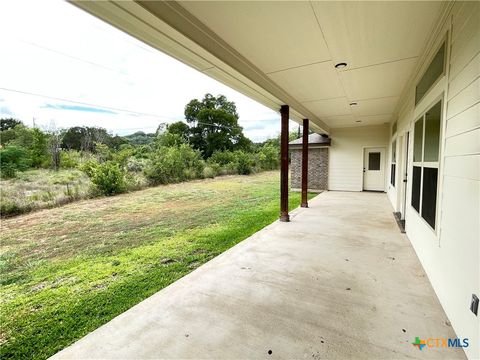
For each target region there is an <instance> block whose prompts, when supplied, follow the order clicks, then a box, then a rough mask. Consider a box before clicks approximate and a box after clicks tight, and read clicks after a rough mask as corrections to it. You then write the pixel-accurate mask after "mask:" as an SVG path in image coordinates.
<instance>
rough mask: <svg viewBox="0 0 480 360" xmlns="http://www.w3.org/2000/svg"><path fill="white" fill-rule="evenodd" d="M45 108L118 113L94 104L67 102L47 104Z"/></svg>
mask: <svg viewBox="0 0 480 360" xmlns="http://www.w3.org/2000/svg"><path fill="white" fill-rule="evenodd" d="M42 108H43V109H56V110H72V111H85V112H92V113H100V114H112V115H114V114H117V113H116V112H115V111H111V110H107V109H101V108H98V107H92V106H80V105H66V104H46V105H43V106H42Z"/></svg>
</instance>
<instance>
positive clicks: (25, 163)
mask: <svg viewBox="0 0 480 360" xmlns="http://www.w3.org/2000/svg"><path fill="white" fill-rule="evenodd" d="M29 165H30V159H29V158H28V152H27V150H25V149H24V148H23V147H21V146H15V145H8V146H6V147H5V148H3V149H1V150H0V176H1V177H2V178H10V177H15V175H16V173H17V171H25V170H27V169H28V167H29Z"/></svg>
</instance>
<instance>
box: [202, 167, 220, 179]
mask: <svg viewBox="0 0 480 360" xmlns="http://www.w3.org/2000/svg"><path fill="white" fill-rule="evenodd" d="M217 174H218V171H217V170H216V169H215V167H213V166H205V168H204V169H203V178H205V179H208V178H214V177H215V176H217Z"/></svg>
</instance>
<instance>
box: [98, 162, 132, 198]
mask: <svg viewBox="0 0 480 360" xmlns="http://www.w3.org/2000/svg"><path fill="white" fill-rule="evenodd" d="M90 178H91V180H92V183H93V184H94V185H95V187H96V188H97V190H98V191H99V192H101V193H102V194H103V195H107V196H111V195H115V194H120V193H122V192H125V190H126V184H125V173H124V171H123V170H122V169H121V168H120V166H119V165H118V164H116V163H114V162H111V161H107V162H104V163H102V164H99V165H98V166H97V167H95V168H93V171H92V175H91V176H90Z"/></svg>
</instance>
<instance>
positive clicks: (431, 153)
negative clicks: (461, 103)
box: [411, 101, 442, 229]
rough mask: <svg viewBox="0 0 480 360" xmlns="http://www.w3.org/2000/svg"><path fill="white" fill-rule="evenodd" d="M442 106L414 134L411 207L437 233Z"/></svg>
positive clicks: (429, 113) (428, 114)
mask: <svg viewBox="0 0 480 360" xmlns="http://www.w3.org/2000/svg"><path fill="white" fill-rule="evenodd" d="M441 117H442V102H441V101H439V102H438V103H436V104H435V105H434V106H433V107H432V108H430V109H429V110H428V111H427V112H426V113H425V114H423V115H422V116H421V117H420V118H419V119H418V120H417V121H416V122H415V126H414V133H413V171H412V199H411V205H412V207H413V208H414V209H415V210H416V211H417V212H418V213H419V214H420V215H421V216H422V218H423V219H424V220H425V221H426V222H427V223H428V224H429V225H430V226H431V227H432V229H435V223H436V214H437V187H438V159H439V151H440V126H441Z"/></svg>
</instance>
